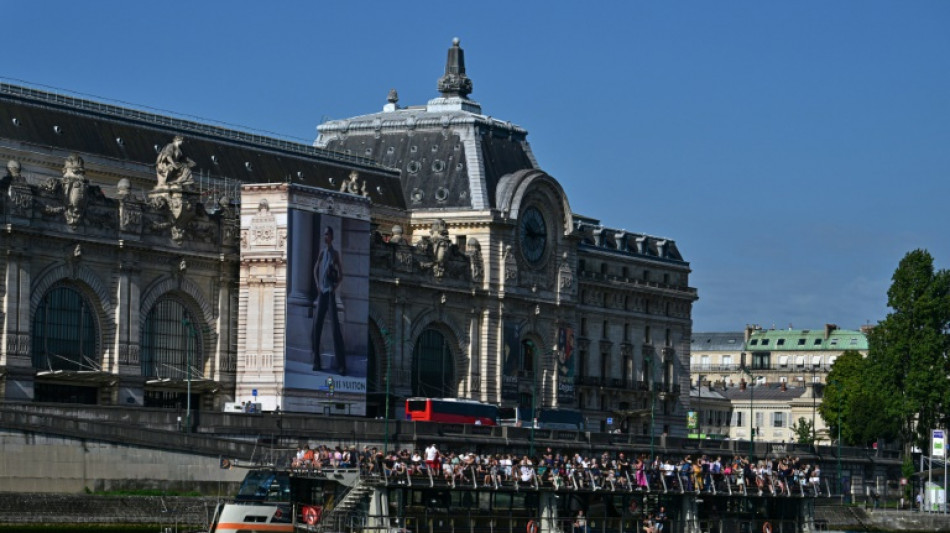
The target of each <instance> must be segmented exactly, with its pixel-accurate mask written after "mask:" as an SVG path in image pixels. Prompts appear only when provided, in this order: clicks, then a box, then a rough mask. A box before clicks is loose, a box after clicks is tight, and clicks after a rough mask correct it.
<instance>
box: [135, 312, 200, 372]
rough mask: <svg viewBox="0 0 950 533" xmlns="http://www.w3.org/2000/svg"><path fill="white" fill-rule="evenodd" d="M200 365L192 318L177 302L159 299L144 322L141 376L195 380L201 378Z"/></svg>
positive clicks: (196, 332) (197, 337) (196, 329)
mask: <svg viewBox="0 0 950 533" xmlns="http://www.w3.org/2000/svg"><path fill="white" fill-rule="evenodd" d="M203 361H204V350H203V349H202V345H201V336H200V335H198V326H197V324H196V322H195V320H194V317H193V316H192V315H191V313H189V312H188V310H187V309H186V308H185V306H184V305H183V304H182V303H181V302H179V301H178V300H175V299H174V298H170V297H166V298H162V299H160V300H159V301H158V302H156V303H155V306H154V307H152V310H151V311H149V312H148V316H147V317H146V318H145V330H144V331H143V332H142V358H141V362H142V375H143V376H146V377H157V378H163V379H166V378H167V379H188V378H189V377H190V378H191V379H196V378H200V377H202V375H203V373H202V371H201V369H202V368H203V367H204V364H203ZM189 366H191V374H190V375H189V372H188V367H189Z"/></svg>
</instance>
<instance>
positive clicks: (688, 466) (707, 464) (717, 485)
mask: <svg viewBox="0 0 950 533" xmlns="http://www.w3.org/2000/svg"><path fill="white" fill-rule="evenodd" d="M292 467H294V468H298V469H335V468H359V469H360V470H361V471H362V472H363V473H364V474H366V475H370V476H383V477H385V478H386V479H388V480H390V481H392V482H394V483H407V482H411V481H412V479H413V478H415V477H424V478H426V479H431V480H433V482H435V481H436V480H438V481H439V482H440V483H441V482H444V483H446V484H450V485H453V486H455V485H461V484H467V485H471V486H473V487H476V488H477V487H480V486H481V487H494V488H497V487H500V486H505V485H511V484H514V485H522V484H525V485H533V486H535V487H539V486H550V487H553V488H555V489H575V490H579V489H586V490H593V491H597V490H610V491H617V490H620V491H635V490H644V491H645V490H665V491H678V492H697V493H702V492H727V491H740V492H746V493H753V494H755V493H756V492H757V493H758V494H772V495H781V494H787V495H790V494H795V495H799V494H811V495H818V494H820V493H821V471H820V469H819V467H818V465H817V464H807V463H805V462H804V461H802V460H800V458H798V457H795V456H791V455H787V456H784V457H780V456H774V457H770V458H766V459H761V460H758V461H755V460H751V459H750V458H749V457H747V456H740V455H735V456H732V457H727V458H723V457H722V456H715V457H714V456H710V455H698V456H692V455H685V456H683V457H679V458H672V457H665V458H664V457H661V456H656V457H653V458H650V457H649V456H648V455H647V454H639V455H629V456H628V455H627V454H626V453H624V452H619V453H616V454H613V453H610V452H603V453H601V454H599V455H584V454H581V453H569V452H568V453H564V452H555V451H554V450H552V449H551V448H547V449H546V450H545V451H544V452H543V453H541V454H540V455H536V456H533V457H532V456H529V455H519V454H513V453H494V454H491V453H475V452H456V451H448V450H440V449H439V448H438V447H437V446H436V445H435V444H432V445H430V446H428V447H426V448H425V449H423V450H418V449H415V450H411V451H410V450H409V449H402V450H398V451H383V450H379V449H378V448H376V447H370V446H364V447H363V448H362V450H358V449H357V447H355V446H349V447H346V446H336V447H334V448H330V447H328V446H316V447H313V448H311V447H305V448H300V449H298V450H297V453H296V455H295V457H294V458H293V461H292Z"/></svg>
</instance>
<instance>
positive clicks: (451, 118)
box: [315, 40, 538, 210]
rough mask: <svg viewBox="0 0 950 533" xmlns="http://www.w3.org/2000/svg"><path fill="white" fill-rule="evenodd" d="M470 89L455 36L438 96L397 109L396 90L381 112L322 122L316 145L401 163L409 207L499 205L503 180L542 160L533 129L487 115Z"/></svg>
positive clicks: (386, 162)
mask: <svg viewBox="0 0 950 533" xmlns="http://www.w3.org/2000/svg"><path fill="white" fill-rule="evenodd" d="M471 87H472V83H471V80H470V79H468V78H467V77H466V76H465V68H464V59H463V55H462V50H461V48H460V47H459V46H458V40H455V41H454V42H453V46H452V48H450V49H449V54H448V60H447V61H446V69H445V75H443V77H442V78H440V80H439V83H438V88H439V90H440V92H441V96H439V97H437V98H434V99H432V100H430V101H429V102H428V103H427V104H426V105H424V106H411V107H400V106H398V105H397V102H398V96H397V95H396V93H395V90H393V91H391V92H390V95H389V98H388V103H387V104H386V105H385V106H384V107H383V110H382V111H381V112H379V113H372V114H368V115H363V116H358V117H352V118H348V119H342V120H332V121H329V122H326V123H324V124H321V125H320V126H318V128H317V130H318V131H319V136H318V137H317V140H316V142H315V145H316V146H319V147H321V148H326V149H328V150H331V151H334V152H341V153H343V154H346V155H351V156H359V157H364V158H369V159H372V160H373V161H375V162H377V163H379V164H381V165H385V166H387V167H391V168H397V169H398V170H399V171H400V178H401V180H402V188H403V192H404V194H405V197H406V201H407V203H408V204H409V207H410V208H412V209H416V210H426V209H444V208H451V209H475V210H482V209H491V208H495V207H496V205H495V202H496V194H495V193H496V187H497V186H498V182H499V181H500V180H501V178H502V177H503V176H505V175H507V174H511V173H514V172H516V171H518V170H524V169H536V168H538V165H537V162H536V161H535V159H534V155H533V154H532V153H531V148H530V146H529V145H528V141H527V134H528V132H527V131H525V130H524V129H522V128H520V127H518V126H516V125H514V124H512V123H511V122H504V121H501V120H498V119H495V118H492V117H491V116H488V115H485V114H482V111H481V106H480V105H479V104H478V103H477V102H475V101H472V100H470V99H469V98H468V94H469V93H470V92H471Z"/></svg>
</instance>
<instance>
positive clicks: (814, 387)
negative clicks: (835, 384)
mask: <svg viewBox="0 0 950 533" xmlns="http://www.w3.org/2000/svg"><path fill="white" fill-rule="evenodd" d="M817 369H818V367H817V366H815V362H814V361H812V364H811V445H812V446H815V441H817V440H818V433H817V432H816V431H815V410H816V402H817V401H818V400H817V398H818V382H817V381H816V380H815V371H816V370H817Z"/></svg>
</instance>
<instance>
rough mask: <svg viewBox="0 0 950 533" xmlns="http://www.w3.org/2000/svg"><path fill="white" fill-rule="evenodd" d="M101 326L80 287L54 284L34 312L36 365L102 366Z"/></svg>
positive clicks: (62, 367) (45, 367) (46, 367)
mask: <svg viewBox="0 0 950 533" xmlns="http://www.w3.org/2000/svg"><path fill="white" fill-rule="evenodd" d="M98 345H99V328H98V327H97V325H96V319H95V314H94V313H93V308H92V305H90V303H89V301H88V300H87V299H86V297H85V296H83V295H82V294H81V293H80V292H79V291H77V290H76V289H74V288H72V287H68V286H58V287H53V288H52V289H51V290H50V291H49V292H48V293H46V295H45V296H43V299H42V300H41V301H40V305H39V307H37V308H36V313H35V314H34V315H33V345H32V352H33V368H35V369H37V370H100V369H101V368H100V365H99V347H98Z"/></svg>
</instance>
